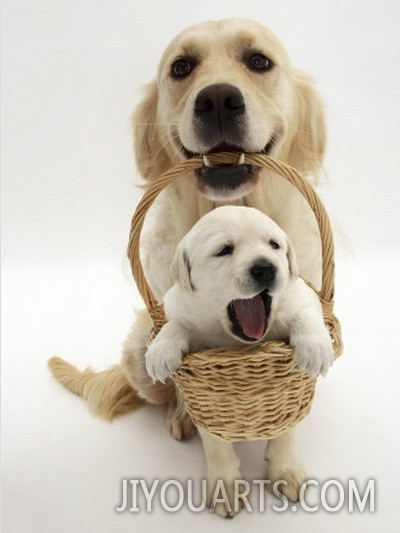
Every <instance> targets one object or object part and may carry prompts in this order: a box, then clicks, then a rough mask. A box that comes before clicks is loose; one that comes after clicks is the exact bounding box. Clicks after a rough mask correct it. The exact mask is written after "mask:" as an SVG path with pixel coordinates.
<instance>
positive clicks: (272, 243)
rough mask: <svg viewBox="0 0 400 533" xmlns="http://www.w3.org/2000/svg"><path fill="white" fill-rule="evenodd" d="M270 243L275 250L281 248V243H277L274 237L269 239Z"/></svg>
mask: <svg viewBox="0 0 400 533" xmlns="http://www.w3.org/2000/svg"><path fill="white" fill-rule="evenodd" d="M269 245H270V246H271V248H273V249H274V250H279V248H280V245H279V243H277V242H276V241H274V240H273V239H271V240H270V241H269Z"/></svg>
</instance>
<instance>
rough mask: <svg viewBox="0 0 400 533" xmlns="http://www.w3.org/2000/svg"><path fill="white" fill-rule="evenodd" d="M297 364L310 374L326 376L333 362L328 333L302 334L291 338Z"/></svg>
mask: <svg viewBox="0 0 400 533" xmlns="http://www.w3.org/2000/svg"><path fill="white" fill-rule="evenodd" d="M291 345H292V346H293V348H294V351H295V354H296V358H297V364H298V366H299V367H300V368H301V369H302V370H304V371H305V372H307V374H309V375H310V376H317V375H318V374H321V376H326V374H327V373H328V370H329V368H330V367H331V365H332V362H333V346H332V342H331V339H330V337H329V334H328V333H326V335H325V332H324V334H322V333H321V334H316V333H313V334H303V335H297V336H296V337H295V338H292V339H291Z"/></svg>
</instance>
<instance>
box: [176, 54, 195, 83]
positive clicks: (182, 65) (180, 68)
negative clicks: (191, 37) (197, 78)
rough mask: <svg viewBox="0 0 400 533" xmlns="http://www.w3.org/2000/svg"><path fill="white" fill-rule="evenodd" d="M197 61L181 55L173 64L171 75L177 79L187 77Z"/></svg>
mask: <svg viewBox="0 0 400 533" xmlns="http://www.w3.org/2000/svg"><path fill="white" fill-rule="evenodd" d="M195 66H196V61H195V60H194V59H193V58H191V57H180V58H179V59H176V60H175V61H174V62H173V63H172V65H171V76H172V77H173V78H175V79H176V80H180V79H183V78H186V77H187V76H189V74H191V72H192V71H193V69H194V67H195Z"/></svg>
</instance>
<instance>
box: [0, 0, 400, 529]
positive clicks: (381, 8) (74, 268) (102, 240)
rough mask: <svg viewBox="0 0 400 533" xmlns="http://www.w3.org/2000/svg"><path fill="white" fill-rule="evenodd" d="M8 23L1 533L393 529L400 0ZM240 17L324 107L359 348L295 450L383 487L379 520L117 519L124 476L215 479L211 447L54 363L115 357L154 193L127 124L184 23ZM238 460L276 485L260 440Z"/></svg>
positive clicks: (218, 6)
mask: <svg viewBox="0 0 400 533" xmlns="http://www.w3.org/2000/svg"><path fill="white" fill-rule="evenodd" d="M1 11H2V12H1V19H2V21H1V24H2V28H1V38H2V50H1V53H2V60H1V68H2V77H1V85H2V113H1V124H2V131H1V143H2V150H1V174H2V176H1V178H2V207H1V216H2V227H1V231H2V466H3V476H2V477H3V498H2V500H3V502H2V506H3V508H2V531H4V532H5V533H25V532H26V533H27V532H29V533H36V532H38V533H39V532H40V533H47V532H49V533H50V532H52V533H53V532H54V531H57V533H63V532H67V531H68V532H71V531H73V532H77V533H80V532H85V533H91V532H96V533H101V532H107V533H109V531H112V530H115V531H121V532H124V531H132V530H133V531H142V530H144V528H148V529H149V530H150V531H153V530H155V528H156V527H159V526H161V527H162V528H163V530H164V531H180V530H183V529H184V528H185V529H186V528H190V529H191V530H193V531H202V530H203V529H204V528H209V529H211V530H212V531H214V530H215V531H219V530H221V531H222V530H225V529H227V528H228V527H229V528H230V529H233V530H235V529H237V530H239V529H241V530H243V529H245V530H248V531H254V532H257V531H264V530H265V529H267V528H269V527H271V528H272V529H271V530H275V529H276V530H277V529H278V528H279V530H281V531H289V528H290V529H293V528H296V529H297V530H298V531H306V530H309V529H310V528H311V529H312V530H313V531H317V532H319V531H333V530H334V529H338V530H342V531H346V532H356V533H358V532H361V531H362V532H368V531H371V532H372V531H374V532H375V531H388V532H389V531H390V532H391V531H394V530H395V528H396V508H395V496H394V495H395V494H396V488H397V486H396V474H398V472H399V471H400V461H399V457H398V453H397V449H396V446H397V444H396V442H397V440H398V437H399V431H398V427H397V426H398V425H397V424H396V422H397V419H398V414H396V409H397V406H398V405H399V400H400V398H399V392H398V390H399V388H398V378H399V370H400V365H399V358H398V356H397V352H398V350H399V348H398V346H397V344H396V338H395V337H397V329H398V302H399V277H400V276H399V272H400V268H399V267H400V258H399V251H400V250H399V238H398V228H399V226H400V216H399V209H398V204H399V196H400V180H399V173H400V155H399V154H400V151H399V149H398V140H399V138H400V105H399V96H398V95H399V94H400V70H399V69H398V64H399V60H400V38H399V30H398V29H399V27H400V4H399V3H398V1H394V0H393V1H390V0H382V1H379V2H377V1H373V0H364V1H358V0H353V1H351V0H350V1H349V0H336V1H334V0H320V1H318V0H301V1H296V0H286V1H279V0H276V1H268V0H261V1H257V0H248V1H246V2H244V1H237V0H230V1H228V0H221V1H218V2H216V1H215V0H212V1H211V0H203V1H202V2H193V1H187V0H186V1H185V0H166V1H162V0H143V1H135V0H69V1H67V0H53V1H50V0H47V1H46V0H3V1H2V5H1ZM231 16H245V17H249V18H254V19H256V20H258V21H259V22H261V23H263V24H265V25H266V26H268V27H269V28H270V29H271V30H272V31H273V32H274V33H276V35H277V36H278V37H279V38H280V39H281V41H282V42H283V43H284V44H285V46H286V48H287V50H288V52H289V55H290V56H291V58H292V61H293V63H294V64H295V65H296V66H297V67H299V68H301V69H303V70H305V71H307V72H308V73H309V74H311V75H312V76H313V77H314V79H315V81H316V85H317V87H318V90H319V92H320V94H321V96H322V99H323V100H324V102H325V105H326V113H327V119H328V127H329V147H328V154H327V158H326V173H327V178H328V179H327V183H326V185H325V186H324V187H323V189H322V190H321V194H322V197H323V199H324V201H325V202H326V205H327V207H328V210H329V211H330V213H331V214H332V218H333V220H334V227H335V234H336V237H337V267H338V276H337V314H338V315H339V317H340V318H341V321H342V323H343V329H344V341H345V354H344V356H343V358H342V359H341V360H340V361H338V362H337V363H336V365H335V367H334V368H333V369H332V371H331V373H330V374H329V375H328V377H327V378H326V379H325V380H321V382H320V383H319V386H318V392H317V397H316V402H315V405H314V407H313V411H312V413H311V415H310V416H309V417H308V418H307V419H306V420H305V421H304V422H303V423H302V424H301V426H300V427H299V430H298V440H299V448H300V450H301V452H302V455H303V457H304V460H305V462H306V464H307V465H309V470H310V473H311V474H312V476H310V477H313V476H314V478H316V479H321V480H323V479H333V478H335V479H341V480H348V479H350V478H357V479H359V481H360V483H361V484H363V483H365V482H366V480H368V479H375V480H376V483H377V505H376V511H375V512H374V513H372V514H371V513H367V512H364V513H353V514H351V513H349V512H347V511H346V510H344V509H343V510H342V511H341V512H340V513H328V512H326V511H324V510H321V511H319V512H317V513H315V514H307V513H302V514H295V513H293V512H291V511H288V512H286V513H282V514H278V513H275V514H274V513H272V512H269V513H266V515H262V514H260V513H254V514H252V515H250V514H248V513H242V514H241V515H240V516H239V517H237V518H236V519H235V520H234V521H230V522H229V523H226V522H224V521H222V520H220V521H219V520H218V518H217V517H215V516H212V515H209V514H208V513H202V514H201V515H194V514H193V513H190V512H189V511H187V510H182V511H180V512H179V513H176V514H168V513H165V512H163V511H162V510H160V509H157V510H155V511H154V512H153V513H149V514H148V513H146V512H145V511H143V512H140V513H138V514H129V513H123V514H118V513H116V511H115V507H116V506H117V505H118V503H119V498H120V487H121V480H122V479H124V478H129V477H130V478H138V479H139V478H140V477H142V478H146V479H148V480H150V479H156V478H162V479H181V480H186V479H194V480H195V479H200V478H204V477H205V463H204V458H203V455H202V453H203V452H202V449H201V445H200V442H199V440H198V439H194V441H193V442H191V443H187V444H180V443H176V442H174V441H172V440H171V439H170V438H169V436H168V434H167V431H166V429H165V427H164V422H163V412H162V410H154V409H151V408H145V409H142V410H141V411H140V412H138V413H136V414H132V415H128V416H126V417H124V418H123V419H121V420H118V421H116V422H114V423H113V424H111V425H110V424H106V423H105V422H102V421H101V420H98V419H95V418H93V417H91V415H90V414H89V413H88V412H87V409H86V407H85V406H84V405H83V403H82V402H81V401H80V400H79V399H77V398H75V397H73V396H72V395H70V394H68V393H67V392H65V391H64V390H63V389H62V388H61V387H60V386H58V385H57V384H56V383H55V382H54V381H53V380H52V379H51V377H50V376H49V373H48V371H47V368H46V360H47V359H48V358H49V357H50V356H51V355H53V354H54V353H58V354H59V355H62V356H64V357H65V358H66V359H68V360H70V361H71V362H74V363H76V364H77V365H78V366H81V367H82V366H86V365H92V366H94V367H96V368H99V369H102V368H105V367H107V366H108V365H110V364H114V363H116V362H118V358H119V352H120V346H121V343H122V341H123V339H124V336H125V335H126V333H127V331H128V328H129V325H130V323H131V321H132V318H133V312H132V309H133V308H137V307H140V306H141V303H140V300H139V298H138V295H137V293H136V291H135V288H134V286H133V283H132V281H131V278H130V273H129V267H128V265H127V261H126V259H125V248H126V243H127V237H128V231H129V225H130V218H131V215H132V212H133V209H134V207H135V205H136V203H137V201H138V198H139V197H140V194H141V190H140V189H139V188H138V187H137V185H138V184H139V180H138V177H137V174H136V172H135V168H134V162H133V157H132V147H131V144H132V141H131V126H130V116H131V112H132V110H133V108H134V106H135V105H136V104H137V102H138V101H139V100H140V97H141V94H142V86H143V85H144V84H145V83H147V82H148V81H150V80H151V79H152V77H153V76H154V74H155V71H156V67H157V63H158V59H159V57H160V55H161V53H162V51H163V49H164V48H165V46H166V45H167V43H168V42H169V41H170V39H171V38H172V37H173V36H174V35H175V34H176V33H177V32H178V31H180V30H181V29H183V28H184V27H186V26H187V25H189V24H193V23H196V22H200V21H202V20H206V19H217V18H224V17H231ZM239 448H240V453H241V455H243V458H244V465H245V467H247V472H246V474H247V475H248V476H249V477H251V476H253V478H255V479H256V478H257V476H258V477H260V476H262V473H261V472H262V470H261V469H262V458H261V455H262V453H261V452H262V450H261V445H260V444H259V443H251V444H249V445H248V450H249V451H246V447H245V446H243V445H241V446H240V447H239Z"/></svg>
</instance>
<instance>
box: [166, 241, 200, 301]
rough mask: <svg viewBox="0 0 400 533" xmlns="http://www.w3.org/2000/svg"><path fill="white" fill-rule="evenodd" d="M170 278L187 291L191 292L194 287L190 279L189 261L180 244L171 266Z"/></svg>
mask: <svg viewBox="0 0 400 533" xmlns="http://www.w3.org/2000/svg"><path fill="white" fill-rule="evenodd" d="M171 274H172V278H173V280H174V281H175V282H177V283H179V284H180V286H181V287H182V288H183V289H185V290H187V291H193V290H194V286H193V283H192V279H191V277H190V261H189V257H188V254H187V251H186V249H185V247H184V246H183V245H182V244H179V245H178V248H177V250H176V252H175V257H174V259H173V261H172V266H171Z"/></svg>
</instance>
